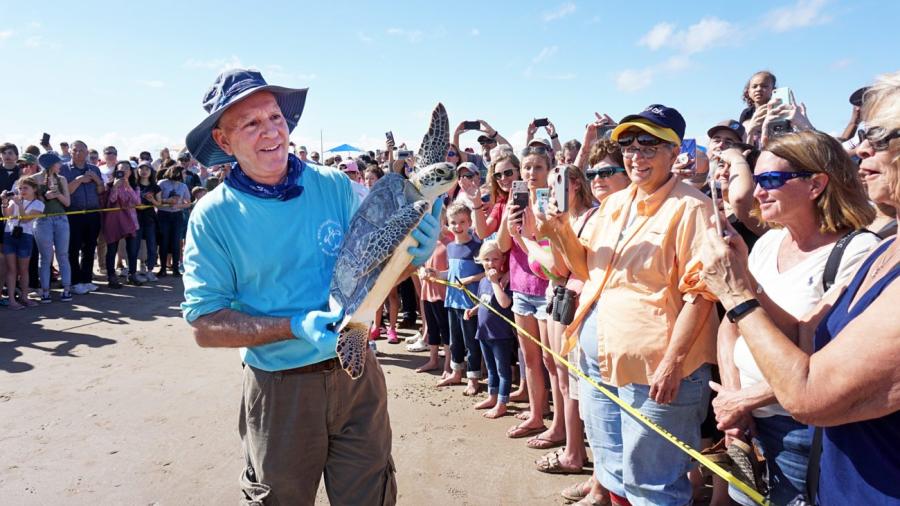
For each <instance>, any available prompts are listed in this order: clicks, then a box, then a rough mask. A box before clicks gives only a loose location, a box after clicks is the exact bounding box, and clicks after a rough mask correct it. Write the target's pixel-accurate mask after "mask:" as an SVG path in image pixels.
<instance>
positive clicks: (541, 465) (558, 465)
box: [535, 452, 582, 474]
mask: <svg viewBox="0 0 900 506" xmlns="http://www.w3.org/2000/svg"><path fill="white" fill-rule="evenodd" d="M544 457H546V458H540V459H538V460H537V461H536V462H535V464H536V468H537V470H538V471H540V472H542V473H547V474H577V473H580V472H581V471H582V468H581V466H576V467H564V466H563V464H562V462H560V460H559V454H558V453H556V452H553V453H548V454H547V455H545V456H544Z"/></svg>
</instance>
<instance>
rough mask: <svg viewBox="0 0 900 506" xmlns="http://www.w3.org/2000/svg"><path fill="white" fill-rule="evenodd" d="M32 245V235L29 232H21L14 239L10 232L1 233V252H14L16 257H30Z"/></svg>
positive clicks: (7, 253) (9, 253)
mask: <svg viewBox="0 0 900 506" xmlns="http://www.w3.org/2000/svg"><path fill="white" fill-rule="evenodd" d="M33 247H34V236H32V235H31V234H22V235H21V236H19V238H18V239H14V238H13V236H12V234H11V233H10V232H4V233H3V254H4V255H12V254H15V255H16V257H18V258H29V257H31V250H32V248H33Z"/></svg>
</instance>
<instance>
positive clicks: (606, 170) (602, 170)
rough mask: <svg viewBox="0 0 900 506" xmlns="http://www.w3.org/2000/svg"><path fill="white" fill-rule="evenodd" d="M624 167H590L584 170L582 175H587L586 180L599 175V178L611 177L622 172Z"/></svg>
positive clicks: (591, 179)
mask: <svg viewBox="0 0 900 506" xmlns="http://www.w3.org/2000/svg"><path fill="white" fill-rule="evenodd" d="M624 172H625V167H591V168H590V169H588V170H586V171H584V175H585V176H587V178H588V181H593V180H594V178H597V177H599V178H600V179H606V178H608V177H612V176H614V175H616V174H619V173H624Z"/></svg>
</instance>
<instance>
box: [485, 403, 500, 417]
mask: <svg viewBox="0 0 900 506" xmlns="http://www.w3.org/2000/svg"><path fill="white" fill-rule="evenodd" d="M505 414H506V404H497V405H496V406H494V407H493V408H492V409H489V410H487V411H485V412H484V413H482V415H481V416H483V417H485V418H500V417H501V416H503V415H505Z"/></svg>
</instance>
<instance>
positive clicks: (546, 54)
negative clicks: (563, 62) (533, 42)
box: [531, 46, 559, 63]
mask: <svg viewBox="0 0 900 506" xmlns="http://www.w3.org/2000/svg"><path fill="white" fill-rule="evenodd" d="M557 51H559V47H557V46H547V47H545V48H543V49H541V52H540V53H538V54H537V56H535V57H534V58H532V60H531V62H532V63H541V62H542V61H545V60H547V59H548V58H550V57H551V56H553V55H555V54H556V52H557Z"/></svg>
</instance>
